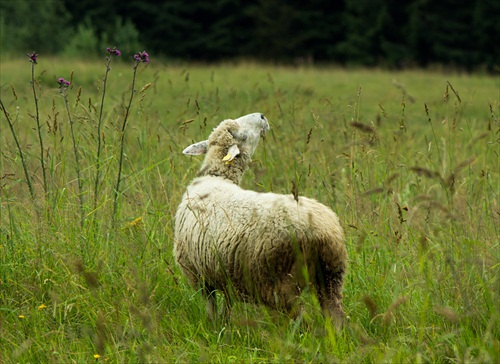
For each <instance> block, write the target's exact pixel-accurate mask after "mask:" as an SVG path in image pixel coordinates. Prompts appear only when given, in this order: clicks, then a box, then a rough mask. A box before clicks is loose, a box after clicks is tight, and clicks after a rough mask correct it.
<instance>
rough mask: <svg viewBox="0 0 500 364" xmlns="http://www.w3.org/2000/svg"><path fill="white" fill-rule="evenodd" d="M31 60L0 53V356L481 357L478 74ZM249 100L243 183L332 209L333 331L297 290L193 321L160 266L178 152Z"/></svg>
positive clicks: (483, 188)
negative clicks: (339, 228)
mask: <svg viewBox="0 0 500 364" xmlns="http://www.w3.org/2000/svg"><path fill="white" fill-rule="evenodd" d="M23 57H24V55H23ZM32 66H33V65H32V64H30V62H28V59H26V57H24V58H21V57H20V58H19V59H7V60H3V61H2V63H1V101H2V104H3V107H4V108H5V113H4V111H3V110H0V111H2V112H1V115H0V139H1V140H0V151H1V158H0V168H1V171H0V186H1V190H0V196H1V197H0V199H1V200H0V201H1V205H0V362H2V363H27V362H31V363H44V362H46V363H49V362H50V363H54V362H57V363H71V362H75V363H88V362H109V363H129V362H130V363H135V362H140V363H142V362H150V363H161V362H169V363H170V362H180V363H187V362H189V363H191V362H194V363H196V362H214V363H233V362H234V363H242V362H244V363H282V362H301V363H302V362H305V363H337V362H338V363H498V362H500V316H499V307H500V306H499V302H500V265H499V263H500V247H499V240H500V239H499V228H500V206H499V201H498V193H499V183H500V180H499V173H500V168H499V152H500V142H499V137H500V134H499V133H500V121H499V107H500V104H499V103H500V101H499V99H500V96H499V87H500V85H499V79H498V76H491V75H482V74H473V75H468V74H461V73H457V72H448V73H447V72H444V71H421V70H407V71H400V72H389V71H384V70H376V69H375V70H367V69H352V70H348V69H341V68H334V67H280V66H270V65H258V64H253V63H245V62H242V63H235V64H232V63H227V64H217V65H198V64H169V63H168V62H160V61H156V60H155V59H154V57H152V59H151V62H150V63H149V64H139V65H138V67H137V74H136V78H135V86H134V92H133V93H132V88H131V82H132V80H133V67H134V64H133V62H132V60H130V61H127V60H126V59H118V58H116V59H112V62H111V68H110V70H109V73H108V74H107V76H106V60H105V59H104V57H103V59H101V60H88V61H81V60H65V59H59V58H44V57H43V55H41V56H40V57H39V58H38V63H37V64H36V65H34V67H33V70H34V73H33V76H32V73H31V70H32V69H31V68H32ZM32 77H33V79H34V81H35V82H34V83H33V82H32V81H31V80H32ZM60 77H63V78H65V79H66V80H69V81H70V82H71V84H70V85H69V87H67V88H64V87H63V89H62V91H61V89H60V87H59V84H58V81H57V80H58V78H60ZM103 80H106V84H104V81H103ZM34 92H35V94H34ZM103 96H104V97H103ZM131 96H132V98H131ZM35 98H36V100H37V102H36V103H35ZM130 100H131V102H130ZM129 102H130V104H129ZM128 105H130V108H128ZM101 107H102V113H101ZM37 110H38V111H37ZM252 112H262V113H264V114H265V115H266V117H267V119H268V120H269V123H270V125H271V129H270V131H269V133H268V134H267V136H266V139H265V140H263V141H262V142H261V144H260V145H259V147H258V148H257V150H256V153H255V156H254V160H253V162H252V165H251V167H250V169H249V171H247V173H246V174H245V176H244V177H243V182H242V185H243V187H245V188H248V189H254V190H257V191H273V192H277V193H285V194H286V193H291V191H292V186H295V188H296V189H297V190H298V192H299V194H300V195H304V196H308V197H312V198H315V199H317V200H319V201H321V202H322V203H324V204H326V205H328V206H330V207H331V208H332V209H333V210H334V211H336V212H337V214H338V215H339V217H340V220H341V223H342V225H343V227H344V231H345V235H346V246H347V249H348V252H349V271H348V274H347V278H346V282H345V288H344V308H345V311H346V312H347V314H348V315H349V317H350V321H349V323H348V324H347V325H346V327H345V328H344V329H342V330H341V331H336V330H335V328H334V326H333V325H332V323H331V322H329V320H325V319H324V318H323V316H322V315H321V311H320V308H319V306H318V303H317V300H316V298H315V296H314V295H312V294H311V293H310V292H305V294H304V295H303V296H302V297H301V302H302V304H303V306H304V308H305V309H304V312H303V314H302V315H301V316H300V317H298V318H297V319H296V320H291V319H290V318H289V317H287V316H285V315H283V314H280V313H276V312H273V311H269V310H267V309H265V308H263V307H260V306H255V305H250V304H244V303H240V304H237V305H236V307H235V309H234V311H233V314H232V316H231V318H230V320H229V322H227V323H222V322H215V323H213V322H210V321H209V320H208V319H207V317H206V314H205V302H204V300H203V298H202V297H201V294H200V292H198V291H196V290H195V289H193V288H191V287H190V286H189V285H188V284H187V281H186V280H185V279H184V277H183V276H182V275H181V273H180V271H179V269H178V268H177V267H176V265H175V262H174V259H173V255H172V248H173V224H174V215H175V211H176V208H177V205H178V203H179V202H180V199H181V196H182V193H183V192H184V189H185V187H186V185H187V184H188V183H189V181H190V180H191V179H192V178H193V177H194V176H195V175H196V173H197V170H198V169H199V167H200V165H201V159H200V158H199V157H188V156H185V155H182V154H181V151H182V150H183V149H184V147H186V146H188V145H189V144H191V143H192V142H194V141H199V140H203V139H206V138H207V136H208V134H209V133H210V131H211V130H212V128H214V127H215V126H216V125H217V124H218V123H219V122H220V121H221V120H223V119H226V118H236V117H239V116H241V115H245V114H248V113H252ZM37 114H38V117H37ZM37 120H38V124H39V125H37ZM125 120H126V125H124V121H125ZM9 123H10V124H11V125H9ZM11 126H12V127H11ZM38 131H39V132H38ZM14 136H15V137H14ZM15 138H16V139H17V140H18V144H16V142H15ZM122 140H123V144H122ZM41 141H42V142H43V148H41V146H40V142H41ZM122 145H123V150H122V149H121V146H122ZM98 149H99V152H98ZM21 156H22V158H21ZM23 162H24V163H23ZM23 166H25V168H24V167H23ZM28 182H29V184H28ZM117 182H118V184H119V188H118V189H117V188H116V187H117ZM30 186H31V189H30Z"/></svg>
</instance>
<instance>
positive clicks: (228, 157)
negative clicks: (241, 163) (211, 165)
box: [222, 153, 233, 164]
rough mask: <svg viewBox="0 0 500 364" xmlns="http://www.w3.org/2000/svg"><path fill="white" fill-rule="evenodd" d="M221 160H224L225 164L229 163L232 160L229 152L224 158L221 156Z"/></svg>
mask: <svg viewBox="0 0 500 364" xmlns="http://www.w3.org/2000/svg"><path fill="white" fill-rule="evenodd" d="M222 160H223V161H224V162H226V164H230V163H231V162H232V161H233V159H232V157H231V154H229V153H228V154H227V155H226V156H225V157H224V158H222Z"/></svg>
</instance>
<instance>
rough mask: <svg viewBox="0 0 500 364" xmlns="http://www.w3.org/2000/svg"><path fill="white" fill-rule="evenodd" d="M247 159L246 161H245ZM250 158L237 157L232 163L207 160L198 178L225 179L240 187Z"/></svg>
mask: <svg viewBox="0 0 500 364" xmlns="http://www.w3.org/2000/svg"><path fill="white" fill-rule="evenodd" d="M245 159H246V160H245ZM249 162H250V159H249V158H244V157H237V158H235V159H234V160H233V161H231V162H230V163H226V162H223V161H216V162H214V161H212V162H208V163H207V161H206V160H205V162H204V163H203V166H202V167H201V169H200V172H199V173H198V177H202V176H215V177H223V178H226V179H228V180H230V181H231V182H233V183H235V184H237V185H239V184H240V182H241V177H242V176H243V173H244V172H245V171H246V170H247V169H248V163H249Z"/></svg>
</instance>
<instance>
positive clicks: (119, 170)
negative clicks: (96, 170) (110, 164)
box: [113, 62, 139, 223]
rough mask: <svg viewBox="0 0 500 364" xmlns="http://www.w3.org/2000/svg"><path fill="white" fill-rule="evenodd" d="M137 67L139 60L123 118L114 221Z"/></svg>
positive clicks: (135, 67) (137, 63)
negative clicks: (126, 129)
mask: <svg viewBox="0 0 500 364" xmlns="http://www.w3.org/2000/svg"><path fill="white" fill-rule="evenodd" d="M137 67H139V62H136V63H135V65H134V75H133V77H132V89H131V91H130V100H129V102H128V105H127V107H126V110H125V118H124V119H123V124H122V129H121V133H120V139H121V142H120V160H119V162H118V178H117V180H116V187H115V190H114V202H113V223H114V222H115V221H116V213H117V210H118V195H119V193H120V182H121V175H122V166H123V149H124V145H125V128H126V126H127V120H128V116H129V112H130V106H131V105H132V100H133V98H134V94H135V89H134V88H135V77H136V74H137Z"/></svg>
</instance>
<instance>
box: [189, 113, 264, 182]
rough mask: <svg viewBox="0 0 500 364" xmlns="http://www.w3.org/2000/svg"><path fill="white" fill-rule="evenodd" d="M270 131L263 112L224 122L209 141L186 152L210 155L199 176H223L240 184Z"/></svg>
mask: <svg viewBox="0 0 500 364" xmlns="http://www.w3.org/2000/svg"><path fill="white" fill-rule="evenodd" d="M268 130H269V123H268V121H267V119H266V117H265V116H264V115H263V114H261V113H254V114H249V115H245V116H242V117H240V118H238V119H235V120H231V119H228V120H224V121H222V122H221V123H220V124H219V126H217V127H216V128H215V129H214V130H213V131H212V133H211V134H210V136H209V138H208V140H204V141H201V142H198V143H195V144H192V145H190V146H189V147H187V148H186V149H184V150H183V151H182V153H184V154H189V155H201V154H206V157H205V160H204V162H203V166H202V168H201V170H200V173H199V175H202V176H205V175H213V176H222V177H225V178H228V179H230V180H232V181H233V182H235V183H237V184H239V182H240V180H241V176H242V175H243V172H244V171H245V170H246V169H247V167H248V164H249V163H250V161H251V158H252V155H253V153H254V152H255V149H256V148H257V145H258V144H259V140H260V137H261V136H264V135H265V133H266V132H267V131H268Z"/></svg>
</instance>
